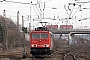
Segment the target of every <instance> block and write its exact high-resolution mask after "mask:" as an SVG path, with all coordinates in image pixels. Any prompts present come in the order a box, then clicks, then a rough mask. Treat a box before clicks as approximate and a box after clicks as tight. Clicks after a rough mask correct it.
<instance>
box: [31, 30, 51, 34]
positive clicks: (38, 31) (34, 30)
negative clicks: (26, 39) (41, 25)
mask: <svg viewBox="0 0 90 60" xmlns="http://www.w3.org/2000/svg"><path fill="white" fill-rule="evenodd" d="M32 32H38V33H39V32H49V33H51V32H50V31H35V30H33V31H32ZM32 32H31V33H32ZM51 34H52V33H51Z"/></svg>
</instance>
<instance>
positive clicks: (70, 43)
mask: <svg viewBox="0 0 90 60" xmlns="http://www.w3.org/2000/svg"><path fill="white" fill-rule="evenodd" d="M68 41H69V45H74V44H75V42H74V34H69V39H68Z"/></svg>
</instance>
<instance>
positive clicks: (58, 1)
mask: <svg viewBox="0 0 90 60" xmlns="http://www.w3.org/2000/svg"><path fill="white" fill-rule="evenodd" d="M0 1H1V0H0ZM7 1H13V2H22V3H30V2H31V1H32V4H37V0H7ZM38 1H40V5H38V6H37V8H39V7H40V8H41V9H44V6H45V9H44V17H45V18H51V19H53V18H54V15H55V18H56V19H57V21H52V20H51V19H44V20H43V21H48V22H49V24H58V25H62V24H66V22H65V21H66V20H61V21H58V19H62V18H68V14H67V13H69V14H70V12H71V11H69V10H68V3H75V2H80V1H83V2H86V1H89V0H80V1H74V0H38ZM44 2H45V5H44ZM80 4H82V3H77V5H76V6H74V7H73V5H70V6H69V7H70V9H73V8H74V9H73V12H72V14H71V16H73V14H74V13H75V12H76V10H77V8H78V5H80ZM30 6H31V16H32V25H34V26H35V25H37V23H38V21H34V22H33V19H36V18H37V15H40V14H39V12H38V10H39V9H37V8H36V7H35V5H29V4H19V3H12V2H0V15H3V10H4V9H5V10H6V17H9V18H12V19H13V21H14V22H16V21H17V20H16V17H17V16H16V15H17V11H19V12H20V24H21V16H22V15H24V19H25V20H27V18H28V15H30ZM52 8H56V9H52ZM81 8H90V3H86V4H84V5H83V6H82V7H81ZM66 10H67V11H66ZM75 16H76V18H75ZM89 16H90V12H89V9H83V10H82V11H81V12H80V11H77V13H76V14H74V17H73V19H71V20H69V21H68V23H67V24H73V25H74V27H76V28H78V27H79V26H81V25H82V26H83V27H84V26H88V27H89V25H90V23H89V22H90V21H89V20H90V19H88V20H82V21H78V19H83V18H89ZM75 19H76V20H75ZM36 20H37V19H36ZM28 22H29V21H28ZM28 22H27V21H25V26H28ZM33 23H34V24H33Z"/></svg>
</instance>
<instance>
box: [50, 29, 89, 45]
mask: <svg viewBox="0 0 90 60" xmlns="http://www.w3.org/2000/svg"><path fill="white" fill-rule="evenodd" d="M50 31H51V32H52V33H53V34H68V37H69V38H68V40H69V44H74V43H75V41H74V36H75V35H74V34H90V29H71V30H50Z"/></svg>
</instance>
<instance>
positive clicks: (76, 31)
mask: <svg viewBox="0 0 90 60" xmlns="http://www.w3.org/2000/svg"><path fill="white" fill-rule="evenodd" d="M50 31H51V32H52V33H53V34H90V29H71V30H64V29H63V30H50Z"/></svg>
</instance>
